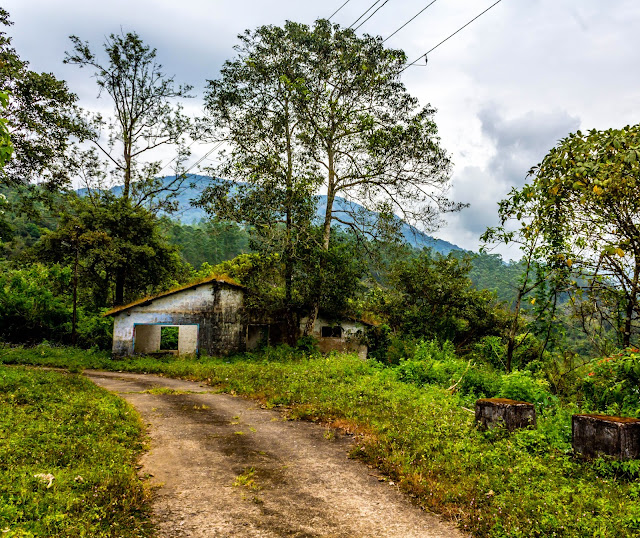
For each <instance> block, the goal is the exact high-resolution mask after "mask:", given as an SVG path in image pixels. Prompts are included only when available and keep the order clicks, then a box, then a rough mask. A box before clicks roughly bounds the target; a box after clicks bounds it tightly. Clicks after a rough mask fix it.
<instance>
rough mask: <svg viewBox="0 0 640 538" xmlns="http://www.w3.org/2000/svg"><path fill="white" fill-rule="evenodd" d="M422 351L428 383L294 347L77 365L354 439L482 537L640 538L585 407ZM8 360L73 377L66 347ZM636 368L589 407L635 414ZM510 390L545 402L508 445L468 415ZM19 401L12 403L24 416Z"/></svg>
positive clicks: (632, 505)
mask: <svg viewBox="0 0 640 538" xmlns="http://www.w3.org/2000/svg"><path fill="white" fill-rule="evenodd" d="M415 353H416V355H415V356H410V357H409V358H401V359H399V361H400V362H401V364H400V366H399V367H398V368H400V369H401V368H402V367H403V364H406V363H407V362H416V363H422V364H424V365H426V372H427V374H426V375H425V377H424V379H420V382H419V383H416V382H415V381H414V379H410V376H409V374H411V375H413V374H412V373H411V372H412V370H411V369H406V370H405V373H406V374H407V377H405V378H403V377H402V376H399V375H398V371H397V370H396V369H395V368H388V367H387V368H386V367H383V366H382V365H380V364H379V363H377V362H373V361H369V362H365V361H362V360H360V359H358V358H357V357H355V356H352V355H331V356H329V357H317V356H309V355H306V354H304V353H300V352H297V351H295V350H292V349H291V348H285V347H283V348H280V349H278V350H267V351H265V353H264V354H262V355H261V354H258V353H254V354H251V355H248V356H246V357H244V358H243V357H241V356H237V357H231V358H229V357H225V358H224V359H216V358H210V357H202V358H201V359H199V360H175V359H174V360H168V359H149V358H145V357H141V358H132V359H128V360H123V361H108V360H104V359H102V358H100V357H99V356H96V354H91V355H89V354H85V355H83V354H81V353H80V352H79V351H73V350H72V351H71V356H72V358H73V359H74V360H76V361H78V362H79V363H80V364H81V365H82V366H83V367H85V368H87V367H101V368H108V369H112V370H125V371H146V372H151V373H162V374H163V375H167V376H172V377H183V378H189V379H196V380H204V381H206V382H207V383H209V384H211V385H212V386H214V387H216V388H217V389H220V390H224V391H226V392H228V393H232V394H242V395H247V396H253V397H255V398H258V399H259V400H260V401H261V402H262V403H263V404H264V406H265V407H267V408H273V407H285V408H286V409H287V412H288V415H287V416H288V417H289V418H301V419H308V420H317V421H319V422H322V423H324V424H332V425H335V426H337V427H340V428H342V429H344V430H345V431H348V432H352V433H354V441H355V442H354V446H353V450H352V456H353V457H356V458H359V459H362V460H364V461H366V462H368V463H369V464H370V465H373V466H375V467H377V468H378V469H379V470H380V471H381V472H382V473H384V474H386V475H387V476H388V477H389V479H390V480H391V481H393V482H394V483H395V484H396V485H397V486H399V487H400V488H401V489H403V490H404V491H407V492H409V493H410V494H412V495H414V496H415V499H416V501H417V502H418V503H419V504H420V505H422V506H423V507H425V508H428V509H430V510H433V511H437V512H440V513H442V514H444V515H447V516H450V517H451V518H454V519H456V520H457V521H458V522H459V524H460V526H461V528H462V529H463V530H465V531H467V532H470V533H472V534H473V535H474V536H477V537H487V538H489V537H491V538H498V537H507V536H508V537H515V538H524V537H529V536H533V537H535V536H539V537H542V536H563V537H575V538H582V537H584V536H600V537H614V536H615V537H618V536H620V537H627V536H637V535H638V526H639V523H638V522H639V521H640V514H639V510H638V502H639V499H638V498H639V496H640V493H639V492H640V485H639V483H640V478H639V477H638V469H637V467H636V466H635V465H632V464H628V465H623V466H622V465H617V464H615V463H612V462H603V461H594V462H586V461H581V460H579V459H573V457H572V453H571V442H570V441H571V414H572V413H575V412H578V411H579V409H578V407H577V406H576V405H569V404H566V403H565V404H561V403H560V402H559V401H557V399H556V400H553V399H549V398H548V396H547V395H550V393H548V391H547V387H546V386H545V385H544V383H540V382H538V381H536V378H535V377H533V376H532V375H531V374H526V375H525V374H522V373H519V374H517V375H513V374H512V375H511V377H510V378H507V379H505V378H504V377H503V376H502V374H500V373H498V372H494V371H492V370H490V369H480V368H469V370H468V371H466V368H467V364H468V361H467V360H462V359H458V358H456V357H455V356H454V355H453V354H452V353H451V352H450V350H448V349H446V348H445V347H444V346H440V347H439V348H436V347H435V346H434V344H426V345H424V346H423V345H421V344H417V345H416V351H415ZM634 353H635V352H634ZM420 354H422V355H420ZM68 358H69V357H68ZM68 358H67V360H68ZM0 360H1V361H5V362H14V363H19V362H33V363H35V364H46V365H49V366H60V367H66V362H65V360H64V352H62V351H59V350H57V349H55V348H53V349H50V350H44V349H43V350H42V354H40V353H39V352H38V351H37V350H15V349H12V350H11V352H10V353H9V354H8V355H7V356H4V357H2V358H0ZM402 361H405V362H404V363H403V362H402ZM611 362H613V361H605V363H604V364H602V367H603V368H606V369H607V370H605V371H604V373H603V374H602V375H601V374H600V373H599V371H596V370H591V371H594V372H595V373H594V375H593V376H587V377H588V378H596V380H598V379H600V378H603V377H604V374H605V373H608V368H609V364H610V363H611ZM636 364H637V360H636V358H635V357H630V358H629V359H626V358H623V361H622V362H621V363H620V367H619V368H620V372H619V373H618V372H617V371H614V372H613V373H614V374H615V375H616V376H617V379H622V380H625V381H624V385H622V382H621V384H620V386H621V387H622V390H623V391H624V392H620V394H622V396H621V397H620V398H619V399H618V400H615V398H614V397H613V396H611V397H610V396H609V393H607V394H605V395H604V396H602V397H601V396H600V394H604V393H602V391H601V392H596V391H597V389H598V388H599V386H595V387H594V388H593V390H592V393H589V397H590V400H589V402H596V401H597V399H598V398H600V399H601V400H603V401H604V400H605V398H606V404H607V405H613V404H615V403H617V402H618V401H619V402H620V404H619V405H621V406H622V405H629V406H630V405H631V403H632V401H631V400H630V399H626V397H627V395H628V394H631V395H633V394H635V393H634V392H633V390H634V387H633V386H632V385H631V384H630V383H627V381H626V380H627V379H631V378H632V376H633V375H635V373H634V371H635V370H634V371H632V370H631V369H632V368H635V365H636ZM627 365H631V366H627ZM411 368H413V365H412V366H411ZM489 368H490V367H489ZM623 368H624V370H622V369H623ZM628 372H630V373H628ZM418 373H419V375H421V376H422V373H420V372H418ZM463 374H464V375H463ZM585 375H586V374H585ZM623 375H624V376H626V377H624V378H623V377H622V376H623ZM474 376H475V377H474ZM461 377H462V381H460V382H459V383H458V381H459V380H460V379H461ZM405 381H406V382H405ZM434 383H435V384H434ZM454 383H458V385H457V387H456V392H455V394H453V395H452V394H451V391H447V390H446V389H447V388H449V387H450V386H451V385H453V384H454ZM502 387H505V391H507V390H508V391H512V392H509V394H513V395H517V393H519V394H523V395H526V394H530V395H532V397H533V398H536V399H538V396H540V398H539V399H538V400H539V403H538V409H539V415H538V427H537V429H536V430H523V431H520V432H516V433H513V434H511V435H507V434H506V432H498V431H492V432H488V433H483V432H480V431H478V430H477V429H476V428H475V425H474V423H473V416H472V414H471V413H468V412H467V411H465V410H464V409H463V406H466V407H469V406H471V405H472V403H471V402H472V401H473V398H474V397H475V396H478V395H479V394H478V392H480V391H485V390H486V391H493V393H492V394H487V396H495V395H496V394H497V392H499V391H500V389H501V388H502ZM589 388H590V387H589ZM585 392H587V390H586V389H585ZM591 394H593V395H594V396H591ZM617 394H618V393H616V395H614V396H615V397H616V398H617ZM598 401H599V400H598ZM18 402H19V400H16V402H14V404H13V405H15V406H16V407H19V403H18ZM609 402H612V403H609ZM627 402H630V404H627ZM636 402H637V400H636ZM276 420H278V419H276ZM236 434H238V435H241V434H243V432H236ZM39 472H52V474H54V475H55V476H56V479H55V480H54V485H53V487H52V488H51V490H49V491H52V490H55V489H56V487H57V485H56V482H57V481H58V476H57V474H56V473H55V472H54V471H51V470H50V469H44V468H42V469H40V468H39V469H37V470H34V471H33V473H32V474H35V473H39ZM79 474H82V473H79ZM74 476H75V474H74ZM82 476H85V475H84V474H82ZM85 478H86V477H85ZM31 480H33V481H34V483H36V482H35V481H36V479H35V478H32V479H31ZM40 487H41V488H44V486H43V485H40ZM0 498H3V497H2V496H0ZM0 524H1V522H0Z"/></svg>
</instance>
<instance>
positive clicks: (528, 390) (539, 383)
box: [498, 370, 557, 408]
mask: <svg viewBox="0 0 640 538" xmlns="http://www.w3.org/2000/svg"><path fill="white" fill-rule="evenodd" d="M498 396H500V397H501V398H510V399H512V400H519V401H524V402H529V403H533V404H538V408H539V406H540V405H550V404H552V403H555V402H557V398H554V397H553V396H552V395H551V393H550V392H549V384H548V383H547V382H546V381H545V380H543V379H536V378H534V377H532V376H531V374H529V373H528V372H519V371H517V370H516V371H514V372H511V373H509V374H505V375H503V376H502V383H501V387H500V392H499V393H498Z"/></svg>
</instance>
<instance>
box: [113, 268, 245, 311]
mask: <svg viewBox="0 0 640 538" xmlns="http://www.w3.org/2000/svg"><path fill="white" fill-rule="evenodd" d="M213 282H218V283H220V284H226V285H227V286H232V287H234V288H240V289H245V287H244V286H243V285H242V284H239V283H238V282H236V281H235V280H234V279H233V278H231V277H229V276H227V275H215V276H211V277H207V278H200V279H198V280H194V281H192V282H189V283H188V284H184V285H182V286H178V287H176V288H172V289H170V290H168V291H163V292H162V293H158V294H157V295H151V296H148V297H143V298H142V299H138V300H137V301H133V302H131V303H129V304H125V305H121V306H116V307H114V308H112V309H111V310H107V311H106V312H105V313H104V314H103V316H105V317H106V316H113V315H115V314H119V313H120V312H124V311H125V310H129V309H130V308H133V307H134V306H146V305H148V304H149V303H151V301H153V300H154V299H159V298H160V297H166V296H168V295H173V294H174V293H180V292H182V291H186V290H190V289H193V288H197V287H198V286H202V285H203V284H210V283H213Z"/></svg>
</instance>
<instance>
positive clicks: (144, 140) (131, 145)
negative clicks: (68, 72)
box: [64, 32, 191, 211]
mask: <svg viewBox="0 0 640 538" xmlns="http://www.w3.org/2000/svg"><path fill="white" fill-rule="evenodd" d="M69 39H71V42H72V44H73V50H72V51H71V52H67V53H66V56H65V59H64V63H66V64H72V65H78V66H79V67H81V68H83V67H88V68H89V69H91V70H92V71H93V76H94V79H95V81H96V84H97V85H98V88H99V94H98V96H100V95H101V94H103V93H104V94H106V95H108V96H109V97H110V98H111V100H112V102H113V112H114V114H113V117H112V119H111V121H110V122H108V131H109V132H108V135H109V136H108V145H106V144H105V143H104V141H102V140H100V134H99V133H97V134H96V135H95V136H93V137H92V140H93V142H94V143H95V147H96V148H97V149H98V150H99V151H101V152H102V153H103V154H104V156H105V157H107V160H106V161H105V163H100V165H99V166H98V168H103V167H104V166H112V167H113V169H112V175H114V176H115V177H117V178H119V179H120V181H121V182H122V191H121V193H120V194H121V196H122V198H123V199H124V200H126V201H128V200H130V199H131V200H133V201H134V202H135V203H136V204H145V206H146V207H148V208H149V207H153V208H163V209H164V210H167V211H169V210H172V209H175V204H173V203H172V200H171V198H172V197H173V196H174V195H176V194H177V192H178V190H179V189H180V187H181V185H182V183H183V182H184V180H185V179H186V177H185V175H184V174H183V173H182V172H183V168H184V166H183V165H184V161H185V159H186V158H187V157H188V156H189V151H188V148H187V147H186V144H185V136H186V135H187V132H188V130H189V128H190V126H191V122H190V120H189V118H187V117H186V116H185V115H184V114H183V113H182V106H181V105H180V104H179V102H178V101H179V100H180V99H182V98H188V97H190V96H189V91H190V90H191V87H190V86H179V87H176V86H175V82H174V78H173V77H169V76H167V75H166V74H165V73H163V72H162V66H161V65H160V64H159V63H157V62H156V49H152V48H151V47H149V46H148V45H146V44H145V43H144V42H143V41H142V39H141V38H140V36H139V35H138V34H136V33H135V32H128V33H126V34H125V33H120V34H111V35H109V36H108V37H107V38H105V41H104V44H103V48H104V54H103V57H102V58H101V57H100V55H99V54H95V53H94V52H93V51H92V50H91V48H90V46H89V43H88V42H86V41H82V40H81V39H80V38H78V37H77V36H70V38H69ZM93 123H94V125H95V127H96V128H97V130H99V129H100V128H101V127H103V125H104V124H105V122H104V121H103V119H102V117H101V116H99V115H98V116H97V117H94V118H93ZM170 146H174V147H177V154H176V156H175V158H174V159H173V160H172V161H171V163H173V166H174V167H175V179H173V181H170V182H166V181H164V178H161V177H159V176H160V172H161V171H162V169H163V166H162V163H161V162H160V161H153V162H145V161H144V158H145V156H146V155H148V154H149V152H152V151H153V150H154V149H156V148H159V147H162V148H169V147H170ZM165 151H166V149H165ZM84 155H85V156H88V157H89V161H90V162H91V163H93V164H98V163H99V160H98V158H97V155H96V154H95V153H92V152H89V153H85V154H84ZM171 163H170V164H171ZM91 179H92V180H95V177H91ZM87 187H90V188H103V185H91V184H88V185H87Z"/></svg>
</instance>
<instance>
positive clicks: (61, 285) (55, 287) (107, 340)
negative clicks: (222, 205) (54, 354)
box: [0, 262, 113, 349]
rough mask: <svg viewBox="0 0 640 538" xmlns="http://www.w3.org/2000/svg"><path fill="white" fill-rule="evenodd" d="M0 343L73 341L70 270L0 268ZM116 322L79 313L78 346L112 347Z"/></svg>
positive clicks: (39, 266) (81, 310) (57, 267)
mask: <svg viewBox="0 0 640 538" xmlns="http://www.w3.org/2000/svg"><path fill="white" fill-rule="evenodd" d="M0 267H1V268H2V270H1V271H0V339H2V340H5V341H7V342H14V343H37V342H41V341H43V340H48V341H51V342H57V343H69V342H70V341H71V315H72V302H71V281H72V272H71V269H70V268H69V267H63V266H61V265H59V264H54V265H51V266H45V265H42V264H38V263H36V264H32V265H27V266H23V267H21V268H13V267H11V266H10V265H9V264H8V263H6V262H4V263H2V264H1V265H0ZM112 328H113V321H112V320H111V319H106V318H103V317H102V316H101V315H100V313H99V312H95V311H93V310H92V309H91V308H88V309H85V308H82V307H81V308H79V310H78V327H77V331H78V345H80V346H84V347H92V346H98V347H100V348H102V349H108V348H110V347H111V331H112Z"/></svg>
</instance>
